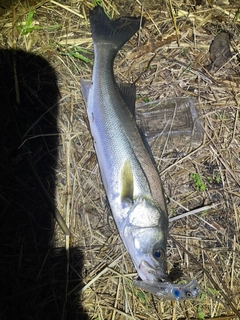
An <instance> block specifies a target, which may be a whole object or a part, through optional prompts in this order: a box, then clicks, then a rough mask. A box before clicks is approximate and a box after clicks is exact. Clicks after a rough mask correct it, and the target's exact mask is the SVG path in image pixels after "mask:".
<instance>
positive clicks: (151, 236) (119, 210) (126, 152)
mask: <svg viewBox="0 0 240 320" xmlns="http://www.w3.org/2000/svg"><path fill="white" fill-rule="evenodd" d="M89 17H90V25H91V31H92V38H93V46H94V64H93V73H92V79H91V80H85V79H81V80H80V83H81V91H82V95H83V99H84V102H85V105H86V109H87V115H88V122H89V127H90V131H91V135H92V140H93V144H94V148H95V151H96V155H97V159H98V164H99V168H100V173H101V177H102V182H103V185H104V188H105V191H106V195H107V198H108V202H109V204H110V208H111V212H112V215H113V218H114V221H115V224H116V226H117V229H118V232H119V234H120V237H121V239H122V241H123V244H124V245H125V248H126V250H127V251H128V253H129V255H130V257H131V259H132V261H133V264H134V266H135V268H136V271H137V274H138V276H139V278H140V279H141V281H143V282H145V283H146V284H147V287H148V290H149V292H151V288H149V287H151V285H152V286H153V290H152V291H154V290H155V288H156V283H157V285H159V283H161V282H162V281H166V279H167V274H166V270H167V259H166V258H167V254H166V246H167V233H168V213H167V206H166V200H165V194H164V191H163V187H162V182H161V179H160V177H159V174H158V172H157V169H156V164H155V162H154V158H153V156H152V154H151V150H150V147H149V146H148V144H147V141H146V138H145V137H144V134H143V132H142V130H141V128H139V127H138V126H137V124H136V118H135V100H136V88H135V86H134V85H132V84H129V83H119V82H117V81H116V79H115V76H114V70H113V64H114V59H115V57H116V55H117V53H118V51H119V50H120V49H121V48H122V47H123V45H124V44H125V43H126V42H127V41H128V40H129V39H130V38H131V37H132V36H133V35H134V34H135V33H136V32H137V31H138V30H139V29H140V27H141V26H143V24H144V19H142V18H141V17H120V18H119V19H116V20H111V19H109V18H108V16H107V15H106V14H105V12H104V9H103V8H102V7H101V6H99V5H97V6H95V7H94V8H93V10H90V13H89ZM137 285H138V283H137ZM160 291H166V288H162V289H161V288H160V289H159V292H160Z"/></svg>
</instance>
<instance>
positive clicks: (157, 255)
mask: <svg viewBox="0 0 240 320" xmlns="http://www.w3.org/2000/svg"><path fill="white" fill-rule="evenodd" d="M153 256H154V258H155V259H157V260H162V259H163V258H164V257H165V252H164V250H163V249H161V248H158V249H155V250H154V251H153Z"/></svg>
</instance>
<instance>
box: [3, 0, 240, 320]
mask: <svg viewBox="0 0 240 320" xmlns="http://www.w3.org/2000/svg"><path fill="white" fill-rule="evenodd" d="M101 4H102V6H103V7H104V8H105V10H106V12H107V13H108V15H109V16H110V17H111V18H118V17H120V16H130V15H131V16H144V17H145V18H146V23H145V25H144V27H143V28H142V29H141V30H140V31H139V33H138V34H137V35H136V36H134V37H133V38H132V39H131V40H130V41H129V42H128V43H127V44H126V45H125V46H124V48H123V49H122V50H121V51H120V52H119V54H118V56H117V58H116V60H115V65H114V72H115V76H116V77H117V78H118V79H120V80H121V81H124V82H131V83H132V82H134V83H135V84H136V87H137V102H136V105H137V107H139V106H140V105H141V104H143V103H146V102H151V101H155V100H160V101H161V102H162V103H166V101H168V100H167V99H174V98H176V97H178V98H179V97H181V98H182V97H185V98H187V99H190V100H188V101H191V103H193V104H194V105H195V107H196V108H197V110H198V114H199V121H200V126H201V128H202V133H201V134H200V136H197V141H193V140H192V139H191V137H193V136H194V137H195V132H193V135H192V136H191V135H190V136H189V135H186V133H184V132H180V133H178V134H177V135H174V136H164V137H163V138H162V137H160V138H159V137H155V138H154V139H152V140H151V141H150V145H151V148H152V151H153V154H154V157H155V161H156V163H157V169H158V172H159V174H160V176H161V179H162V181H163V186H164V190H165V194H166V199H167V206H168V213H169V218H170V219H171V220H170V225H169V238H168V245H167V255H168V257H167V259H168V272H169V273H170V275H171V276H172V279H173V281H174V282H175V283H177V282H180V281H187V282H188V281H190V280H191V279H193V278H196V279H197V281H198V285H199V289H200V295H199V297H198V298H196V299H194V300H188V301H186V302H171V301H164V300H161V299H159V298H157V297H154V296H151V295H150V294H149V293H146V292H144V291H141V290H140V289H137V288H135V287H134V286H133V285H132V282H131V280H132V279H133V277H135V276H136V271H135V269H134V267H133V264H132V262H131V260H130V257H129V255H128V253H127V252H126V250H125V248H124V246H123V244H122V242H121V239H120V238H119V235H118V232H117V230H116V227H115V224H114V221H113V219H112V217H111V212H110V209H109V207H108V203H107V199H106V195H105V192H104V188H103V185H102V181H101V177H100V174H99V168H98V163H97V159H96V155H95V152H94V148H93V144H92V139H91V135H90V133H89V130H88V121H87V115H86V108H85V105H84V102H83V99H82V95H81V91H80V78H85V79H90V78H91V74H92V65H93V46H92V38H91V32H90V26H89V19H88V12H89V9H91V8H93V6H94V3H93V1H85V0H83V1H79V0H69V1H64V0H59V1H55V0H52V1H51V0H50V1H34V0H29V1H5V2H4V3H2V4H0V14H1V20H0V28H1V34H0V46H1V53H0V54H1V56H0V58H1V59H0V67H1V88H2V90H1V91H2V93H1V95H0V97H1V101H2V103H1V104H2V110H1V112H2V113H1V121H2V122H1V135H2V137H1V150H3V151H2V155H1V162H0V164H1V172H0V178H1V194H0V198H1V212H2V213H1V216H0V218H1V236H2V237H1V246H2V249H1V253H2V255H1V256H2V257H1V266H0V270H1V272H0V273H1V283H2V284H3V285H2V288H1V289H2V290H1V300H0V303H1V319H43V318H44V319H83V318H84V319H95V320H97V319H104V320H106V319H240V289H239V288H240V237H239V229H240V207H239V205H240V200H239V196H240V192H239V186H240V163H239V153H240V125H239V103H240V102H239V101H240V97H239V80H240V66H239V61H240V60H239V59H240V57H239V44H240V36H239V33H240V11H239V10H240V3H239V1H230V0H229V1H227V0H226V1H215V2H214V1H213V2H211V1H204V0H203V1H201V0H199V1H197V0H196V1H191V0H189V1H173V0H163V1H151V2H149V1H142V2H141V1H138V0H131V1H125V0H122V1H121V0H119V1H117V0H116V1H114V2H113V1H111V2H110V1H107V0H106V1H101ZM13 49H17V50H23V51H24V52H19V51H17V53H13V51H12V50H13ZM174 101H176V100H174ZM193 128H194V130H196V127H194V126H193ZM192 142H194V143H192ZM39 177H40V181H42V182H43V185H44V186H43V188H44V190H45V191H46V193H48V194H49V195H50V198H51V200H47V199H46V194H44V191H43V190H42V189H41V186H40V182H39V180H38V178H39ZM53 199H55V203H56V206H57V208H58V210H59V213H60V214H61V216H62V217H63V219H64V220H65V221H66V223H67V226H68V227H69V229H70V231H71V236H67V235H65V234H64V232H63V231H62V230H61V228H60V227H59V225H58V224H57V223H54V221H55V220H54V221H52V219H51V216H50V215H51V214H52V213H54V214H56V212H54V210H51V208H52V207H51V205H52V203H53ZM49 201H50V203H49ZM51 201H52V202H51ZM195 209H199V210H198V211H194V212H195V213H194V212H192V210H195ZM189 211H190V214H189V215H188V216H187V215H184V214H185V213H187V212H189ZM176 216H178V219H176V220H174V219H173V217H176Z"/></svg>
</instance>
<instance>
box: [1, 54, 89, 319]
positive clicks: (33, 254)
mask: <svg viewBox="0 0 240 320" xmlns="http://www.w3.org/2000/svg"><path fill="white" fill-rule="evenodd" d="M58 98H59V92H58V86H57V78H56V74H55V72H54V69H53V68H52V67H51V66H50V65H49V63H48V62H47V61H46V60H45V59H43V58H41V57H39V56H35V55H33V54H29V53H26V52H23V51H17V52H13V51H12V50H1V51H0V150H1V151H0V235H1V236H0V284H1V286H0V288H1V289H0V319H1V320H5V319H9V320H10V319H11V320H13V319H22V320H28V319H29V320H30V319H34V320H37V319H44V320H47V319H51V320H52V319H54V320H55V319H57V320H64V319H68V320H71V319H74V320H76V319H88V316H87V315H86V313H85V312H84V310H83V308H82V306H81V304H80V301H81V297H80V296H79V290H80V289H81V286H82V283H81V278H80V277H81V274H82V263H83V254H82V252H81V251H80V250H77V249H75V250H71V251H70V252H69V258H68V257H67V253H66V250H65V249H64V248H58V249H53V247H52V243H54V239H53V228H54V223H55V222H54V219H53V216H52V212H51V210H50V208H49V204H48V203H47V201H46V199H45V198H44V197H43V195H42V192H40V189H39V184H38V182H37V179H36V176H38V177H40V179H41V181H42V182H43V184H44V187H45V189H46V190H47V193H48V194H49V195H50V197H51V199H52V200H53V201H54V194H55V180H56V177H55V167H56V162H57V155H58V150H57V148H58V140H59V139H58V128H57V116H58ZM25 140H26V141H25ZM23 141H25V142H24V143H23V145H22V146H21V144H22V142H23Z"/></svg>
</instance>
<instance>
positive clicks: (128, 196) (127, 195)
mask: <svg viewBox="0 0 240 320" xmlns="http://www.w3.org/2000/svg"><path fill="white" fill-rule="evenodd" d="M121 183H122V189H121V200H122V201H127V202H128V201H129V200H130V201H131V202H133V173H132V167H131V163H130V160H126V161H125V162H124V165H123V167H122V170H121Z"/></svg>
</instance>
